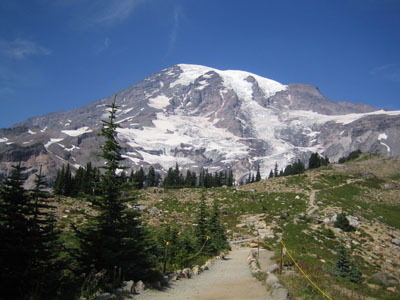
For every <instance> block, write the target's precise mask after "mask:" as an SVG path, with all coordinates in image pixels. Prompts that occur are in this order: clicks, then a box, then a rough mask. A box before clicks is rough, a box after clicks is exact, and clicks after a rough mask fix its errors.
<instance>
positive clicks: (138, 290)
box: [135, 280, 146, 294]
mask: <svg viewBox="0 0 400 300" xmlns="http://www.w3.org/2000/svg"><path fill="white" fill-rule="evenodd" d="M145 289H146V285H145V284H144V283H143V281H141V280H139V281H138V282H137V283H136V285H135V292H136V293H139V294H140V293H141V292H143V291H144V290H145Z"/></svg>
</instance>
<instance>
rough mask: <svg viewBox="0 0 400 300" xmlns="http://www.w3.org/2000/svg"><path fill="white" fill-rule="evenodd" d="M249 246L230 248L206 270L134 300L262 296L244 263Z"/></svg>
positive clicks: (252, 298) (262, 288)
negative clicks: (223, 256)
mask: <svg viewBox="0 0 400 300" xmlns="http://www.w3.org/2000/svg"><path fill="white" fill-rule="evenodd" d="M249 251H250V249H249V248H234V249H233V250H232V251H231V252H230V253H229V255H228V256H227V257H226V260H217V261H215V262H214V263H213V265H212V266H211V269H210V270H209V271H205V272H203V273H202V274H200V275H198V276H196V277H194V278H192V279H181V280H178V281H176V282H174V283H172V284H171V287H170V288H167V289H166V290H164V291H154V290H146V291H145V292H143V294H141V295H135V297H134V298H135V299H138V300H164V299H174V300H186V299H193V300H214V299H221V300H222V299H231V300H244V299H246V300H261V299H262V300H266V299H270V298H269V297H268V296H267V291H266V288H265V286H263V285H262V284H261V283H260V282H259V281H257V280H256V279H255V278H253V277H252V276H251V274H250V269H249V266H248V263H247V257H248V254H249Z"/></svg>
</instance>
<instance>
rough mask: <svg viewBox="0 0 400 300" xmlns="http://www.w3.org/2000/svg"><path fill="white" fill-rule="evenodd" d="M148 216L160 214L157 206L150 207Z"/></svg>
mask: <svg viewBox="0 0 400 300" xmlns="http://www.w3.org/2000/svg"><path fill="white" fill-rule="evenodd" d="M149 214H150V217H156V216H158V215H159V214H160V210H159V209H158V208H157V207H152V208H150V211H149Z"/></svg>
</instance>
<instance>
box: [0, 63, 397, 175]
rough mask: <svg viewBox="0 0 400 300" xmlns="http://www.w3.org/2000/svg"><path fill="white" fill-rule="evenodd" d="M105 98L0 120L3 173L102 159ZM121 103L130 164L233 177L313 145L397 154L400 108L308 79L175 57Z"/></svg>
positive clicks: (327, 150)
mask: <svg viewBox="0 0 400 300" xmlns="http://www.w3.org/2000/svg"><path fill="white" fill-rule="evenodd" d="M111 101H112V99H111V97H109V98H105V99H102V100H100V101H97V102H94V103H91V104H89V105H87V106H85V107H81V108H78V109H76V110H73V111H65V112H57V113H53V114H48V115H45V116H42V117H39V118H31V119H29V120H27V121H26V122H23V123H21V124H19V125H18V126H15V127H13V128H12V129H0V177H1V174H3V175H4V174H7V171H8V169H9V168H10V166H11V165H12V164H13V163H15V162H18V161H19V160H20V159H21V157H23V165H24V166H25V167H27V168H28V174H29V175H32V176H31V177H32V178H34V176H33V174H35V173H36V172H37V170H38V169H39V166H40V165H45V166H46V168H47V170H48V172H47V173H48V178H50V179H51V178H52V176H54V175H55V174H56V170H57V168H59V167H60V166H61V165H62V164H66V163H67V162H70V164H71V165H72V166H75V167H76V168H78V167H79V166H85V165H86V163H87V162H88V161H91V162H92V163H93V165H101V164H102V163H103V162H102V161H100V159H99V157H98V155H97V151H98V149H100V145H101V139H100V138H99V137H98V132H99V130H100V128H101V120H102V119H104V117H105V116H106V115H107V113H106V111H105V109H106V107H105V105H106V104H107V103H110V102H111ZM117 102H118V105H119V106H120V108H121V109H120V110H119V111H118V113H117V122H118V123H119V124H120V125H121V128H120V129H119V130H118V139H119V141H120V143H121V145H122V146H123V147H124V148H125V149H126V151H125V153H124V154H123V155H124V157H125V158H126V159H125V161H124V163H125V164H126V166H127V167H131V168H133V169H137V168H139V167H144V168H148V167H149V165H152V166H153V167H154V168H155V169H156V170H157V171H159V172H161V173H163V172H166V170H168V168H169V167H174V166H175V163H178V164H179V165H180V166H181V167H182V168H183V169H184V170H185V169H190V170H194V171H196V172H198V171H199V170H200V169H201V168H202V167H204V168H208V169H209V170H210V171H212V172H215V171H219V170H221V169H226V168H231V169H232V170H233V172H234V174H235V177H236V179H237V180H238V181H239V180H240V179H241V178H243V177H245V176H248V173H249V172H250V171H252V170H253V171H254V170H256V168H257V166H260V171H261V174H262V176H263V177H265V176H267V175H268V174H269V171H270V170H271V169H272V168H274V166H275V164H276V163H277V164H278V166H279V168H284V167H285V166H286V165H287V164H289V163H292V162H293V161H294V160H297V159H300V160H302V161H303V162H307V161H308V158H309V156H310V154H311V153H312V152H316V151H318V152H320V153H324V154H325V155H327V156H329V158H330V159H331V160H332V161H334V160H337V159H338V158H340V157H341V156H345V155H347V154H348V153H349V152H351V151H354V150H357V149H361V150H362V151H363V152H368V151H371V152H375V153H381V154H385V155H398V154H400V142H399V139H398V137H399V136H400V112H390V111H388V112H384V111H376V110H375V109H374V108H371V107H369V106H365V105H360V104H358V105H352V104H349V103H336V102H333V101H331V100H329V99H327V98H325V97H324V96H323V95H322V94H321V93H320V91H319V90H318V89H317V88H315V87H313V86H311V85H306V84H288V85H283V84H281V83H279V82H277V81H274V80H271V79H268V78H263V77H261V76H258V75H256V74H253V73H250V72H245V71H238V70H218V69H215V68H211V67H206V66H200V65H189V64H179V65H175V66H172V67H170V68H167V69H164V70H162V71H160V72H158V73H155V74H153V75H151V76H149V77H148V78H146V79H144V80H142V81H141V82H139V83H138V84H136V85H133V86H131V87H129V88H127V89H125V90H123V91H120V92H118V93H117ZM32 149H33V150H32ZM32 180H33V179H32Z"/></svg>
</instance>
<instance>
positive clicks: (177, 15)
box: [167, 6, 183, 55]
mask: <svg viewBox="0 0 400 300" xmlns="http://www.w3.org/2000/svg"><path fill="white" fill-rule="evenodd" d="M182 16H183V13H182V9H181V7H180V6H175V8H174V15H173V23H172V29H171V33H170V35H169V42H168V51H167V55H169V54H170V53H171V51H172V49H173V48H174V46H175V43H176V39H177V36H178V30H179V24H180V20H181V18H182Z"/></svg>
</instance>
